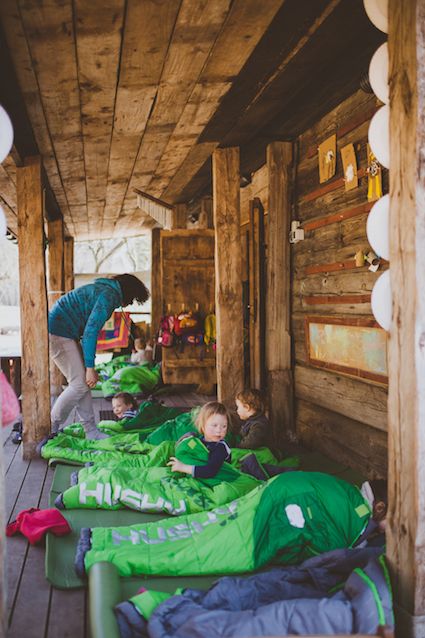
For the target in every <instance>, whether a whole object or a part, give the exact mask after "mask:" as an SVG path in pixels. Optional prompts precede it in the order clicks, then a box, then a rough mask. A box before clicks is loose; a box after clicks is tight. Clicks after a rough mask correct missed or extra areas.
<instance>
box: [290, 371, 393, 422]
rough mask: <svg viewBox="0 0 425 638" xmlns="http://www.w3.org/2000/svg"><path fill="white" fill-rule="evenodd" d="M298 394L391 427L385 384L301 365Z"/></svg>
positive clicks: (297, 382) (362, 418) (348, 415)
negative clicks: (388, 418) (389, 424)
mask: <svg viewBox="0 0 425 638" xmlns="http://www.w3.org/2000/svg"><path fill="white" fill-rule="evenodd" d="M295 393H296V397H297V398H298V399H304V400H305V401H310V402H311V403H315V404H317V405H320V406H322V407H323V408H327V409H328V410H332V411H333V412H337V413H338V414H343V415H344V416H347V417H349V418H355V419H356V420H357V421H361V422H362V423H366V424H367V425H370V426H372V427H374V428H377V429H379V430H384V431H386V430H387V391H386V389H385V388H383V387H382V386H377V385H372V384H370V383H364V382H363V381H358V380H357V379H351V378H349V377H344V376H342V375H339V374H335V373H332V372H326V371H325V370H320V369H316V368H307V367H304V366H300V365H297V366H296V367H295Z"/></svg>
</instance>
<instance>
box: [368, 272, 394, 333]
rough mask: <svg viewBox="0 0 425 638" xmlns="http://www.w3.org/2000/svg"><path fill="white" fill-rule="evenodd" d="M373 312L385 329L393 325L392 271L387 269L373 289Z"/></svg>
mask: <svg viewBox="0 0 425 638" xmlns="http://www.w3.org/2000/svg"><path fill="white" fill-rule="evenodd" d="M371 305H372V312H373V316H374V317H375V319H376V321H377V322H378V323H379V325H380V326H381V327H382V328H384V330H387V331H388V330H389V329H390V327H391V315H392V295H391V282H390V271H389V270H386V271H385V272H384V273H382V275H381V276H380V277H379V279H377V280H376V282H375V285H374V287H373V290H372V298H371Z"/></svg>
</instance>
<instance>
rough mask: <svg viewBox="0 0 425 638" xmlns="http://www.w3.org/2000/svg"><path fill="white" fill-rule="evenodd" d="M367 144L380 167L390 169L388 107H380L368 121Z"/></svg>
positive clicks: (386, 105)
mask: <svg viewBox="0 0 425 638" xmlns="http://www.w3.org/2000/svg"><path fill="white" fill-rule="evenodd" d="M368 138H369V144H370V147H371V149H372V151H373V153H374V155H375V157H376V159H377V160H378V162H380V164H382V166H385V168H389V167H390V107H389V106H388V104H385V106H381V108H380V109H379V110H378V111H376V113H375V115H374V116H373V117H372V119H371V120H370V124H369V135H368Z"/></svg>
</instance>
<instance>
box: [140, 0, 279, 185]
mask: <svg viewBox="0 0 425 638" xmlns="http://www.w3.org/2000/svg"><path fill="white" fill-rule="evenodd" d="M282 4H283V0H273V1H272V2H267V3H262V4H259V3H258V2H257V1H256V0H237V1H236V2H234V3H233V4H232V7H231V10H230V12H229V15H228V18H227V20H226V23H225V25H224V27H223V29H222V30H221V32H220V35H219V36H218V38H217V40H216V42H215V44H214V47H213V50H212V51H211V55H210V57H209V59H208V62H207V64H206V65H205V68H204V70H203V72H202V74H201V76H200V78H199V82H198V83H197V84H196V86H195V87H194V90H193V92H192V94H191V96H190V98H189V100H188V103H187V105H186V107H185V109H184V111H183V113H182V116H181V118H180V120H179V122H178V123H177V126H176V128H175V131H174V132H173V135H172V136H171V138H170V141H169V143H168V145H167V147H166V149H165V151H164V153H163V155H162V157H161V160H160V162H159V164H158V166H157V169H156V173H155V176H154V177H153V179H152V182H151V183H150V184H149V190H150V191H152V193H154V194H156V195H158V196H159V195H161V194H163V193H164V192H166V189H167V187H168V185H169V184H170V182H171V180H172V179H173V177H175V176H176V172H177V171H178V169H179V167H180V166H182V165H183V163H184V165H185V169H186V170H188V169H189V173H186V175H187V178H188V179H187V181H189V180H190V179H191V177H192V176H193V175H195V173H196V172H197V170H198V169H199V162H198V158H199V154H194V157H195V158H196V161H195V162H194V163H193V165H192V166H190V163H188V162H186V159H187V158H188V155H189V154H190V152H191V150H193V146H194V139H193V136H194V135H196V136H197V137H199V135H201V133H202V132H203V130H204V129H205V127H206V126H207V124H208V122H209V121H210V119H211V117H212V116H213V115H214V113H215V112H216V110H217V108H218V105H219V104H220V101H221V100H222V98H223V97H224V95H225V94H226V93H227V92H228V90H229V89H230V88H231V86H232V80H233V79H234V78H235V77H236V76H237V75H238V74H239V73H240V71H241V69H242V68H243V66H244V65H245V63H246V61H247V60H248V58H249V57H250V55H251V54H252V52H253V51H254V49H255V47H256V46H257V44H258V42H259V41H260V40H261V38H262V37H263V35H264V33H265V31H266V30H267V28H268V27H269V26H270V23H271V22H272V20H273V18H274V17H275V15H276V13H277V12H278V11H279V9H280V8H281V6H282ZM229 51H231V52H232V53H231V55H229ZM218 143H219V140H217V146H218ZM180 181H181V175H180V176H179V178H177V182H178V183H180Z"/></svg>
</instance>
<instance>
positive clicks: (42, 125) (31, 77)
mask: <svg viewBox="0 0 425 638" xmlns="http://www.w3.org/2000/svg"><path fill="white" fill-rule="evenodd" d="M0 17H1V21H2V24H3V27H4V32H5V37H6V40H7V43H8V47H9V51H10V55H11V57H12V60H13V65H14V68H15V73H16V77H17V79H18V82H19V86H20V90H21V93H22V96H23V98H24V100H25V106H26V110H27V112H28V116H29V118H30V121H31V124H32V130H33V132H34V137H35V140H36V143H37V146H38V149H39V152H40V153H41V155H42V157H43V164H44V167H45V169H46V173H47V174H48V177H49V183H50V186H51V188H52V190H53V192H54V194H55V197H56V199H57V202H58V205H59V207H60V210H61V212H62V214H63V216H64V219H65V223H66V224H67V226H68V229H69V231H70V232H72V226H73V224H72V219H71V217H70V213H69V208H68V202H67V199H66V195H65V191H64V188H63V184H62V181H61V179H60V176H59V170H58V165H57V160H56V157H55V153H54V149H53V146H52V142H51V138H50V135H49V131H48V127H47V123H46V118H45V114H44V111H43V106H42V103H41V99H40V94H39V90H38V85H37V78H36V75H35V72H34V69H33V66H32V60H31V55H30V52H29V48H28V43H27V41H26V37H25V33H24V30H23V25H22V21H21V17H20V12H19V9H18V6H17V2H16V0H2V2H0Z"/></svg>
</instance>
